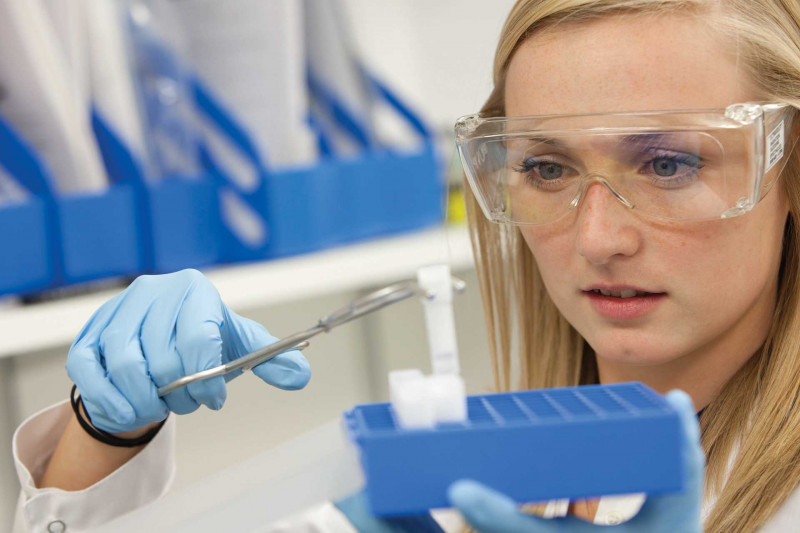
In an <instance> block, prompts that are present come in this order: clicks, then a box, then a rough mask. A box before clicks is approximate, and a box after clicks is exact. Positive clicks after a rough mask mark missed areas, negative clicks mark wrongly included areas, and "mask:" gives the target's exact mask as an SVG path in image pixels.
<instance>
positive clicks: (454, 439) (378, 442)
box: [344, 383, 684, 516]
mask: <svg viewBox="0 0 800 533" xmlns="http://www.w3.org/2000/svg"><path fill="white" fill-rule="evenodd" d="M467 408H468V421H467V422H466V423H463V424H444V425H439V426H437V427H436V428H435V429H415V430H406V429H402V428H400V427H399V425H398V424H397V420H396V418H395V414H394V412H393V410H392V408H391V406H390V404H388V403H376V404H365V405H357V406H355V407H354V408H353V409H352V410H350V411H347V412H346V413H345V415H344V418H345V423H346V425H347V429H348V432H349V434H350V438H351V439H352V440H353V441H354V442H355V444H356V446H357V448H358V450H359V453H360V459H361V465H362V468H363V470H364V476H365V478H366V481H367V486H366V494H367V498H368V501H369V504H370V508H371V510H372V512H373V513H374V514H375V515H377V516H390V515H402V514H412V513H420V512H424V511H426V510H428V509H433V508H438V507H448V506H449V503H448V501H447V496H446V494H447V488H448V486H449V485H450V484H451V483H452V482H453V481H456V480H458V479H462V478H470V479H474V480H477V481H480V482H482V483H485V484H486V485H488V486H491V487H493V488H495V489H497V490H499V491H501V492H503V493H505V494H507V495H509V496H510V497H512V498H514V499H515V500H516V501H518V502H537V501H545V500H549V499H556V498H570V499H574V498H587V497H596V496H601V495H612V494H627V493H635V492H645V493H648V494H660V493H670V492H678V491H680V490H682V488H683V477H684V473H683V471H682V467H681V464H682V463H681V451H680V450H681V448H680V441H681V428H680V421H679V418H678V413H677V412H676V411H675V410H674V409H673V408H672V407H671V406H670V405H669V404H668V403H667V402H666V401H665V400H664V398H663V397H662V396H661V395H659V394H658V393H656V392H655V391H653V390H652V389H650V388H648V387H647V386H645V385H643V384H642V383H620V384H614V385H587V386H581V387H568V388H556V389H542V390H531V391H523V392H514V393H503V394H488V395H477V396H469V397H468V399H467Z"/></svg>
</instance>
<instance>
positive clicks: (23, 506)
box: [13, 402, 800, 533]
mask: <svg viewBox="0 0 800 533" xmlns="http://www.w3.org/2000/svg"><path fill="white" fill-rule="evenodd" d="M72 416H74V415H73V412H72V408H71V406H70V405H69V403H68V402H62V403H59V404H57V405H54V406H52V407H49V408H47V409H44V410H43V411H40V412H39V413H36V414H35V415H33V416H31V417H30V418H28V419H27V420H26V421H25V422H23V423H22V424H21V425H20V427H19V428H18V429H17V431H16V432H15V434H14V441H13V453H14V462H15V465H16V468H17V474H18V476H19V482H20V485H21V487H22V491H21V493H20V497H19V502H18V504H17V511H16V519H15V522H14V528H13V533H28V532H32V531H36V532H40V531H51V532H54V533H55V532H61V531H69V532H70V533H78V532H82V531H90V530H92V529H93V527H96V526H98V525H100V524H103V523H105V522H107V521H109V520H111V519H113V518H116V517H119V516H121V515H123V514H125V513H127V512H129V511H132V510H133V509H136V508H137V507H140V506H142V505H145V504H146V503H148V502H150V501H152V500H155V499H156V498H159V497H160V496H162V495H163V494H164V493H166V492H167V490H168V489H169V487H170V485H171V483H172V480H173V479H174V477H175V458H174V451H175V421H174V419H171V420H169V421H168V422H167V423H166V424H165V425H164V427H163V428H162V429H161V431H160V432H159V433H158V435H156V437H155V438H154V439H153V440H152V441H151V442H150V443H149V444H148V445H147V446H146V447H145V448H144V449H143V450H142V451H141V452H140V453H139V454H137V455H136V456H135V457H134V458H133V459H131V460H130V461H128V462H127V463H126V464H125V465H123V466H122V467H121V468H119V469H118V470H117V471H115V472H114V473H112V474H111V475H109V476H108V477H106V478H105V479H103V480H101V481H99V482H98V483H96V484H95V485H92V486H91V487H89V488H87V489H84V490H82V491H76V492H66V491H62V490H58V489H38V488H36V480H38V479H39V478H40V477H41V474H42V472H43V469H44V466H45V465H46V464H47V461H48V460H49V458H50V456H51V455H52V453H53V450H54V449H55V447H56V444H57V442H58V439H59V437H60V435H61V433H62V432H63V430H64V427H65V426H66V424H67V422H68V421H69V419H70V417H72ZM639 505H640V503H638V504H637V503H636V500H635V498H634V499H631V498H610V497H609V498H602V499H601V501H600V505H599V508H598V513H597V517H596V519H595V523H601V524H609V523H615V522H616V521H617V520H619V518H620V517H623V518H627V517H629V516H631V515H633V514H635V513H636V512H637V511H638V506H639ZM708 511H709V509H708V508H707V506H706V508H704V515H706V513H707V512H708ZM554 512H555V514H560V513H559V512H558V511H554ZM433 517H434V518H435V519H436V521H437V522H438V523H439V525H440V526H441V527H442V529H444V530H445V532H447V533H450V532H460V531H461V530H462V529H463V526H464V522H463V520H462V519H461V517H460V515H459V514H458V513H457V512H455V511H450V510H443V511H435V512H434V513H433ZM798 521H800V488H799V489H797V490H795V491H794V493H792V494H791V495H790V496H789V499H788V500H787V501H786V502H785V503H784V505H783V507H782V508H781V509H780V510H779V511H778V513H776V514H775V516H773V518H772V519H771V520H770V522H769V523H767V525H766V526H765V527H764V528H763V529H762V532H763V533H786V532H790V531H797V524H798ZM269 531H270V532H272V533H284V532H290V531H294V532H296V531H302V532H306V533H322V532H331V533H357V532H356V530H355V529H354V528H353V526H352V525H350V522H349V521H348V520H347V518H346V517H345V516H344V515H343V514H342V513H341V512H339V510H338V509H337V508H336V507H335V506H334V505H333V504H331V503H324V504H321V505H318V506H316V507H314V508H313V509H310V510H308V511H306V512H304V513H302V514H301V515H297V516H294V517H290V518H288V519H286V520H283V521H281V522H279V523H276V524H273V526H272V527H271V528H270V529H269Z"/></svg>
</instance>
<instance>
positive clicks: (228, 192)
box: [0, 0, 513, 530]
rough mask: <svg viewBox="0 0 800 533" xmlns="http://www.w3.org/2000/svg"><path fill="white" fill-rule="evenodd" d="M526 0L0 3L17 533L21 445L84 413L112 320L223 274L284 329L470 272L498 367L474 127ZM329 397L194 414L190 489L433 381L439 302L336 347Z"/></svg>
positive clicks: (469, 381) (0, 280)
mask: <svg viewBox="0 0 800 533" xmlns="http://www.w3.org/2000/svg"><path fill="white" fill-rule="evenodd" d="M512 3H513V2H512V1H511V0H502V1H493V2H486V1H483V0H437V1H434V2H431V1H427V0H392V1H390V2H386V1H384V2H375V1H372V0H25V1H24V2H22V1H19V0H0V230H1V231H0V247H2V248H0V495H2V497H0V530H6V529H8V528H10V524H11V520H12V512H13V509H14V506H15V503H16V499H17V495H18V491H19V486H18V484H17V476H16V474H15V472H14V466H13V460H12V453H11V437H12V434H13V432H14V430H15V428H16V427H17V426H18V425H19V424H20V422H22V421H23V420H24V419H25V418H27V417H28V416H30V415H32V414H33V413H35V412H37V411H38V410H40V409H42V408H44V407H47V406H49V405H52V404H53V403H56V402H59V401H62V400H65V399H66V398H67V397H68V394H69V390H70V387H71V385H72V384H71V382H70V381H69V378H68V377H67V375H66V372H65V370H64V363H65V360H66V356H67V352H68V349H69V346H70V344H71V342H72V340H73V339H74V338H75V336H76V335H77V333H78V331H79V330H80V328H81V326H82V325H83V324H84V323H85V322H86V320H88V319H89V317H90V316H91V314H92V313H93V312H94V311H95V310H96V309H97V308H98V307H99V306H100V305H101V304H102V303H103V302H105V301H106V300H108V299H109V298H111V297H112V296H113V295H114V294H116V293H117V292H119V291H120V290H121V289H122V288H124V287H125V286H126V285H127V284H128V283H130V281H131V280H132V279H134V278H135V277H136V276H138V275H141V274H148V273H166V272H173V271H176V270H181V269H184V268H196V269H199V270H201V271H202V272H203V273H204V274H206V275H207V277H208V278H209V279H210V280H211V282H212V283H214V285H215V286H216V287H217V289H218V290H219V292H220V294H221V296H222V299H223V301H225V302H226V304H227V305H228V306H229V307H231V308H232V309H233V310H235V311H236V312H238V313H239V314H242V315H244V316H247V317H250V318H252V319H254V320H256V321H258V322H260V323H262V324H263V325H264V326H265V327H266V328H267V329H268V330H269V331H270V332H271V333H272V334H273V335H275V336H277V337H281V336H283V335H286V334H289V333H292V332H295V331H298V330H301V329H305V328H307V327H310V326H312V325H314V324H315V323H316V321H317V320H318V319H319V318H320V317H322V316H324V315H326V314H327V313H329V312H330V311H332V310H334V309H336V308H337V307H339V306H341V305H344V304H346V303H347V302H348V301H350V300H352V299H353V298H356V297H358V296H360V295H364V294H367V293H369V292H370V291H371V290H374V289H376V288H379V287H381V286H383V285H386V284H388V283H391V282H394V281H398V280H402V279H410V278H413V277H414V276H415V273H416V271H417V269H418V268H419V267H422V266H425V265H430V264H435V263H445V264H448V265H449V266H450V267H451V269H452V272H453V274H454V275H455V276H457V277H459V278H461V279H463V280H464V281H466V287H467V288H466V291H465V292H464V294H463V295H459V296H458V297H457V298H456V300H455V314H456V331H457V334H458V345H459V352H460V360H461V373H462V376H463V377H464V379H465V382H466V387H467V392H468V393H470V394H475V393H482V392H488V391H490V389H491V387H492V383H493V381H492V372H491V368H490V359H489V352H488V343H487V336H486V331H485V326H484V319H483V312H482V309H481V302H480V295H479V290H478V286H477V281H476V276H475V273H474V266H473V259H472V251H471V248H470V243H469V238H468V235H467V230H466V226H465V221H464V216H465V215H464V206H463V200H462V196H461V179H462V171H461V167H460V163H459V161H458V159H457V156H456V151H455V146H454V142H453V123H454V122H455V120H456V119H457V118H458V117H459V116H462V115H466V114H469V113H473V112H476V111H477V110H478V109H479V108H480V107H481V105H482V103H483V101H484V100H485V98H486V97H487V96H488V94H489V91H490V89H491V87H492V81H491V64H492V53H493V50H494V48H495V45H496V40H497V38H498V36H499V33H500V29H501V26H502V23H503V21H504V18H505V16H506V14H507V13H508V12H509V10H510V7H511V5H512ZM304 353H305V356H306V357H307V359H308V360H309V362H310V364H311V369H312V379H311V382H310V383H309V385H308V386H307V387H306V388H305V389H303V390H301V391H295V392H285V391H280V390H277V389H274V388H272V387H270V386H268V385H265V384H264V383H263V382H262V381H261V380H259V379H257V378H255V377H254V376H251V375H246V376H243V377H241V378H239V379H237V380H235V381H233V382H231V383H230V384H229V388H228V398H227V401H226V404H225V406H224V408H223V409H222V410H221V411H218V412H215V411H210V410H208V409H205V408H201V409H200V410H198V411H197V412H195V413H192V414H191V415H187V416H179V417H176V418H177V423H178V443H177V464H178V474H177V479H176V482H175V485H174V488H173V490H180V489H182V488H184V487H187V486H189V485H191V484H192V483H195V482H198V481H200V480H203V479H206V478H208V476H211V475H213V474H214V473H217V472H220V471H222V470H224V469H226V468H229V467H231V466H233V465H235V464H237V463H239V462H241V461H244V460H246V459H247V458H250V457H253V456H255V455H257V454H259V453H263V452H264V451H266V450H269V449H270V448H273V447H275V446H277V445H279V444H280V443H282V442H286V441H287V440H288V439H292V438H293V437H296V436H298V435H301V434H303V433H304V432H306V431H309V430H312V429H313V428H315V427H317V426H319V425H320V424H323V423H325V422H328V421H330V420H334V419H336V418H338V417H341V414H342V412H343V411H344V410H346V409H349V408H351V407H352V406H353V405H355V404H358V403H365V402H376V401H386V400H388V383H387V374H388V372H389V371H391V370H397V369H403V368H419V369H422V371H423V372H430V358H429V354H428V345H427V338H426V331H425V322H424V317H423V313H422V307H421V305H420V303H419V302H418V301H413V299H412V300H409V301H405V302H403V303H400V304H397V305H395V306H392V307H391V308H387V309H384V310H381V311H379V312H377V313H373V314H371V315H370V316H368V317H366V318H363V319H361V320H359V321H356V322H353V323H351V324H348V325H346V326H342V327H341V328H338V329H337V330H336V331H334V332H331V333H329V334H326V335H321V336H319V337H317V338H315V339H314V340H313V341H312V342H311V345H310V347H308V348H307V349H306V350H305V352H304Z"/></svg>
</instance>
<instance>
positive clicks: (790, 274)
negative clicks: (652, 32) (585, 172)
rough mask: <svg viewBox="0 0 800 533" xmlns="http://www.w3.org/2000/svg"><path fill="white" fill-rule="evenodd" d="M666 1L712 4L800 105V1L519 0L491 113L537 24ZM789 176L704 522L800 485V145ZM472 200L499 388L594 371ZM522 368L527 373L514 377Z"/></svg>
mask: <svg viewBox="0 0 800 533" xmlns="http://www.w3.org/2000/svg"><path fill="white" fill-rule="evenodd" d="M663 10H674V11H676V12H680V13H687V14H693V15H697V16H700V15H703V14H706V13H707V12H712V11H713V17H709V24H711V25H713V26H714V27H716V28H717V29H718V30H719V31H720V32H722V34H723V35H730V36H731V38H733V39H736V41H735V42H736V43H737V46H738V52H739V58H740V62H741V65H742V67H743V68H744V70H745V72H746V74H747V75H749V76H750V78H751V80H752V81H753V82H754V84H755V87H756V89H757V90H758V91H759V92H760V93H761V96H762V97H763V100H766V101H777V102H785V103H788V104H790V105H792V106H794V107H795V108H797V109H800V3H798V2H797V0H519V1H518V2H517V4H516V5H515V6H514V7H513V8H512V10H511V13H510V14H509V16H508V18H507V20H506V23H505V26H504V27H503V31H502V34H501V37H500V42H499V44H498V47H497V52H496V54H495V65H494V90H493V91H492V93H491V95H490V97H489V98H488V100H487V102H486V104H485V105H484V107H483V109H482V113H483V114H485V115H487V116H502V115H504V114H505V105H504V90H505V74H506V71H507V69H508V65H509V62H510V60H511V57H512V56H513V54H514V52H515V51H516V49H517V47H518V46H519V45H520V44H521V43H522V42H523V41H524V40H525V39H526V38H527V37H528V36H529V35H531V34H533V33H535V32H536V31H538V30H540V29H542V28H545V27H550V26H553V25H554V24H560V23H565V22H568V23H570V24H573V23H580V22H584V21H587V20H592V19H597V18H600V17H606V16H611V15H615V14H622V13H638V12H651V13H652V12H655V11H663ZM780 184H781V187H783V191H784V193H785V194H786V197H787V201H788V205H789V217H788V219H787V223H786V227H785V231H784V240H783V257H782V262H781V267H780V272H779V288H778V291H779V292H778V297H777V305H776V308H775V311H774V317H773V323H772V329H771V331H770V332H769V334H768V336H767V338H766V340H765V342H764V344H763V346H762V348H761V349H760V350H759V352H758V353H756V354H755V355H754V356H753V357H751V358H750V360H749V361H748V362H747V363H746V364H745V365H744V366H743V367H742V368H741V369H740V370H739V371H738V373H737V374H736V375H735V376H734V377H733V378H732V379H731V380H730V381H729V382H728V383H727V384H726V385H725V387H724V388H723V390H722V391H721V392H720V394H719V396H718V397H717V398H715V399H714V400H713V401H712V402H711V404H709V405H708V407H707V408H706V410H705V412H704V415H703V417H702V422H701V429H702V435H703V436H702V442H703V447H704V449H705V451H706V456H707V465H708V466H707V470H706V490H707V494H713V495H715V496H716V497H717V500H716V505H715V507H714V510H713V512H712V514H711V515H710V516H709V518H708V519H707V521H706V524H705V529H706V531H710V532H714V533H728V532H731V531H754V530H756V529H757V528H759V527H760V526H762V525H763V524H764V523H766V522H767V521H768V519H769V518H770V517H771V516H772V515H773V514H774V513H775V511H776V510H777V509H778V508H779V507H780V506H781V505H782V504H783V502H784V501H785V500H786V498H787V497H788V495H789V494H790V493H791V492H792V491H793V490H794V489H795V487H797V486H798V483H800V406H798V403H800V300H799V299H798V298H799V297H800V294H799V293H800V276H799V275H798V274H799V270H800V234H799V233H798V231H797V228H800V225H799V224H800V219H798V217H800V150H793V152H792V154H791V155H790V157H789V160H788V162H787V164H786V167H785V168H784V170H783V174H782V176H781V181H780ZM467 210H468V217H469V224H470V233H471V238H472V242H473V247H474V250H475V257H476V263H477V270H478V277H479V283H480V288H481V295H482V298H483V303H484V312H485V315H486V321H487V324H488V328H489V332H490V341H491V342H490V345H491V349H492V365H493V368H494V378H495V387H496V389H497V390H498V391H508V390H513V389H514V388H518V389H530V388H540V387H556V386H569V385H577V384H582V383H590V382H593V381H595V380H596V379H597V369H596V363H595V359H594V354H593V352H592V351H591V349H590V348H589V347H588V345H587V344H586V343H585V342H584V339H583V338H582V337H581V335H580V334H579V333H578V332H577V331H576V330H575V329H574V328H573V327H572V326H571V325H570V324H569V322H567V320H566V319H565V318H564V317H563V316H562V315H561V313H560V312H559V311H558V309H557V308H556V306H555V305H554V304H553V302H552V300H551V299H550V297H549V296H548V294H547V291H546V290H545V286H544V283H543V281H542V278H541V276H540V274H539V271H538V269H537V266H536V262H535V261H534V259H533V256H532V254H531V252H530V250H529V249H528V247H527V245H526V244H525V242H524V240H523V239H522V237H521V235H520V233H519V231H518V229H517V228H516V227H514V226H510V225H498V224H493V223H490V222H489V221H487V220H486V219H485V218H484V217H483V215H482V213H481V211H480V208H479V207H478V204H477V202H476V200H475V198H474V196H473V195H472V194H471V192H470V191H467ZM515 325H516V326H517V327H516V328H515V327H514V326H515ZM515 331H516V333H514V332H515ZM514 353H517V354H518V357H517V358H516V360H515V359H514V357H513V356H512V354H514ZM515 363H516V366H515ZM514 375H518V378H519V381H518V383H512V377H513V376H514ZM737 439H738V445H737V444H736V443H737ZM735 446H736V447H737V449H738V451H737V452H736V453H735V456H734V451H733V449H734V447H735ZM732 458H733V459H732ZM731 460H732V462H731V464H730V469H729V461H731Z"/></svg>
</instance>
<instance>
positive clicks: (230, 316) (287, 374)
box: [223, 309, 311, 390]
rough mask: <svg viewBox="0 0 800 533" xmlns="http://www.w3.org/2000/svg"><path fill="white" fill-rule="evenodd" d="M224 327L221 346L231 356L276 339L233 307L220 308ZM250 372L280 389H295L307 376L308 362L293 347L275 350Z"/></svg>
mask: <svg viewBox="0 0 800 533" xmlns="http://www.w3.org/2000/svg"><path fill="white" fill-rule="evenodd" d="M223 312H224V313H225V315H226V323H227V327H226V328H224V329H223V330H224V331H225V337H223V347H224V349H225V350H226V351H227V350H231V355H232V356H233V357H232V359H235V358H238V357H241V356H243V355H246V354H248V353H250V352H254V351H256V350H258V349H261V348H263V347H264V346H269V345H270V344H272V343H274V342H276V341H277V340H278V339H276V338H275V337H273V336H272V335H270V334H269V332H268V331H267V330H266V329H264V326H262V325H261V324H259V323H258V322H254V321H253V320H250V319H249V318H244V317H241V316H239V315H237V314H236V313H234V312H233V311H230V310H227V309H223ZM253 373H254V374H255V375H257V376H258V377H259V378H261V379H262V380H264V381H266V382H267V383H269V384H270V385H274V386H276V387H278V388H281V389H284V390H297V389H302V388H303V387H305V386H306V384H307V383H308V381H309V380H310V379H311V366H310V365H309V364H308V361H307V360H306V358H305V357H303V355H302V354H301V353H300V352H299V351H297V350H291V351H288V352H284V353H282V354H278V355H276V356H275V357H273V358H272V359H270V360H269V361H267V362H265V363H261V364H260V365H258V366H256V367H254V368H253Z"/></svg>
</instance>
